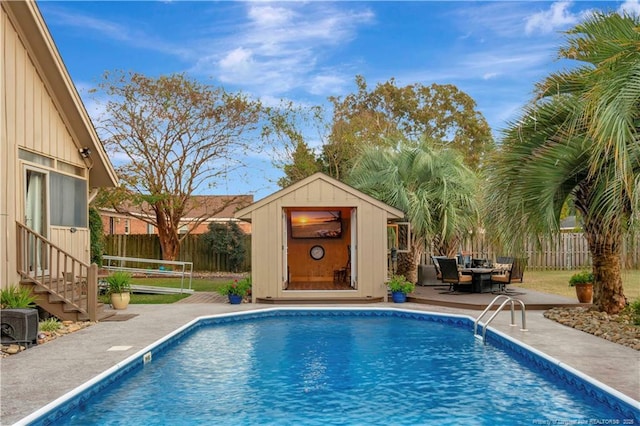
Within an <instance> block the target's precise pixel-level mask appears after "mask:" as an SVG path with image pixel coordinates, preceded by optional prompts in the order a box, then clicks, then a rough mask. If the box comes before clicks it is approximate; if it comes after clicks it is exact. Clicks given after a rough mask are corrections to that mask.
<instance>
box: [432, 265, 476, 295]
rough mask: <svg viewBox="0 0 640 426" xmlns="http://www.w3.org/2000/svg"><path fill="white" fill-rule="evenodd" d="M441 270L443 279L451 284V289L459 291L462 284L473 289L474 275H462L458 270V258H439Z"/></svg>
mask: <svg viewBox="0 0 640 426" xmlns="http://www.w3.org/2000/svg"><path fill="white" fill-rule="evenodd" d="M438 264H439V265H440V271H441V272H442V278H441V281H442V282H443V283H446V284H449V291H450V292H452V291H458V289H459V288H461V287H460V286H465V287H468V288H469V291H471V283H472V276H471V275H462V274H461V273H460V272H459V271H458V260H457V259H438Z"/></svg>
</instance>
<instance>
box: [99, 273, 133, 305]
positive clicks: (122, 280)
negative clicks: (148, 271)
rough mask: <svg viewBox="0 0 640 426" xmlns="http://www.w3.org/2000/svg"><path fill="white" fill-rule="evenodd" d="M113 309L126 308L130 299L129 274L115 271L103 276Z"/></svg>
mask: <svg viewBox="0 0 640 426" xmlns="http://www.w3.org/2000/svg"><path fill="white" fill-rule="evenodd" d="M105 281H106V282H107V285H108V289H107V292H108V293H109V296H110V298H111V306H113V309H127V306H129V301H130V300H131V274H130V273H128V272H125V271H116V272H114V273H112V274H111V275H109V276H108V277H107V278H105Z"/></svg>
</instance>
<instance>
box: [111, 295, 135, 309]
mask: <svg viewBox="0 0 640 426" xmlns="http://www.w3.org/2000/svg"><path fill="white" fill-rule="evenodd" d="M130 300H131V295H130V294H129V293H113V294H111V306H113V309H127V306H129V301H130Z"/></svg>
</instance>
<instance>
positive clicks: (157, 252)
mask: <svg viewBox="0 0 640 426" xmlns="http://www.w3.org/2000/svg"><path fill="white" fill-rule="evenodd" d="M243 243H244V248H245V258H244V262H243V264H242V266H241V267H240V270H242V271H249V270H251V236H250V235H247V236H246V237H245V239H244V242H243ZM105 253H106V254H108V255H111V256H121V257H137V258H144V259H162V250H161V248H160V239H159V238H158V236H157V235H151V234H149V235H107V236H105ZM176 260H179V261H182V262H192V263H193V269H194V271H216V272H217V271H229V267H228V264H229V259H228V256H227V255H226V254H224V253H217V252H214V251H212V250H210V249H209V248H208V247H207V245H206V244H205V243H204V241H202V238H200V236H199V235H188V236H187V237H186V238H185V239H184V240H183V241H182V244H180V254H179V256H178V258H177V259H176ZM138 267H142V266H138Z"/></svg>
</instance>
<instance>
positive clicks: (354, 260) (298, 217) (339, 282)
mask: <svg viewBox="0 0 640 426" xmlns="http://www.w3.org/2000/svg"><path fill="white" fill-rule="evenodd" d="M236 217H237V218H238V219H242V220H246V221H249V222H251V224H252V237H251V265H252V266H251V267H252V271H251V274H252V280H253V288H252V301H253V302H254V303H255V302H274V303H275V302H280V303H284V302H301V301H347V302H348V301H354V302H356V301H360V302H365V301H382V300H384V301H386V300H387V286H386V284H385V283H386V280H387V259H388V247H387V224H388V223H389V222H390V221H393V220H399V219H402V218H403V217H404V213H403V212H402V211H401V210H398V209H396V208H394V207H391V206H388V205H387V204H385V203H383V202H381V201H379V200H376V199H375V198H373V197H370V196H368V195H366V194H364V193H362V192H360V191H358V190H356V189H354V188H352V187H350V186H349V185H346V184H344V183H342V182H340V181H338V180H335V179H333V178H331V177H329V176H327V175H325V174H322V173H316V174H314V175H312V176H309V177H308V178H306V179H304V180H301V181H300V182H297V183H295V184H293V185H291V186H289V187H287V188H284V189H282V190H280V191H278V192H276V193H274V194H272V195H270V196H268V197H266V198H263V199H262V200H260V201H257V202H256V203H254V204H251V205H250V206H248V207H246V208H244V209H242V210H239V211H238V212H237V213H236Z"/></svg>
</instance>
